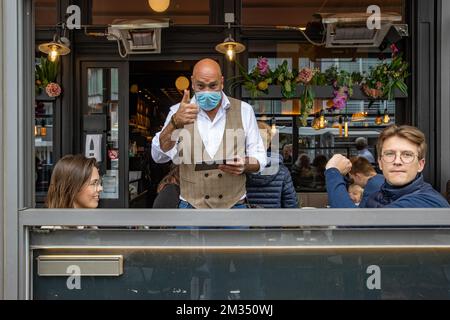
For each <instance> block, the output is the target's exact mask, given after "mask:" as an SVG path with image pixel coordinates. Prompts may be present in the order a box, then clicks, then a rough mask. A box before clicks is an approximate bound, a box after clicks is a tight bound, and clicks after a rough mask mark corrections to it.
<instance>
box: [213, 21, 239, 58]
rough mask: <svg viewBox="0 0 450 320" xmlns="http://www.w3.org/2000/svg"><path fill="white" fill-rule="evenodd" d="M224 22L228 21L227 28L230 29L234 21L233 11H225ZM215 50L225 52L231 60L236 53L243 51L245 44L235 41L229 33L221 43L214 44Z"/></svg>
mask: <svg viewBox="0 0 450 320" xmlns="http://www.w3.org/2000/svg"><path fill="white" fill-rule="evenodd" d="M225 23H228V29H231V24H232V23H234V13H225ZM216 51H218V52H220V53H223V54H225V55H226V56H227V58H228V60H230V61H233V60H234V59H235V57H236V54H237V53H241V52H244V51H245V46H244V45H243V44H242V43H239V42H236V41H235V40H234V39H233V37H232V36H231V34H229V35H228V37H227V38H226V39H225V40H224V41H223V42H222V43H219V44H218V45H217V46H216Z"/></svg>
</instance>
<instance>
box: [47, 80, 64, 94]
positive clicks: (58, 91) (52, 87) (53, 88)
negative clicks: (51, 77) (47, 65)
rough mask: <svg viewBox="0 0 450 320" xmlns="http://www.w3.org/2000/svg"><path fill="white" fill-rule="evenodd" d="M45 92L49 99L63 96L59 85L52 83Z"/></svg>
mask: <svg viewBox="0 0 450 320" xmlns="http://www.w3.org/2000/svg"><path fill="white" fill-rule="evenodd" d="M45 92H47V95H48V96H49V97H59V96H60V95H61V87H60V86H59V84H57V83H54V82H51V83H49V84H48V85H47V87H45Z"/></svg>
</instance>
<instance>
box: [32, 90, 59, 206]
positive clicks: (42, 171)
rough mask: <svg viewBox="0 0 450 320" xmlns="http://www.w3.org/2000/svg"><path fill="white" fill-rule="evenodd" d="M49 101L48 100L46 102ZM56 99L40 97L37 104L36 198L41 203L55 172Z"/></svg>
mask: <svg viewBox="0 0 450 320" xmlns="http://www.w3.org/2000/svg"><path fill="white" fill-rule="evenodd" d="M44 99H47V100H44ZM54 104H55V99H52V98H49V97H44V96H42V95H41V96H38V97H37V98H36V104H35V125H34V146H35V149H34V150H35V151H34V152H35V166H36V167H35V171H36V172H35V175H36V176H35V181H36V197H37V202H38V203H40V202H42V201H43V199H44V198H45V197H46V195H47V191H48V187H49V184H50V177H51V174H52V170H53V165H54V162H53V161H54V159H53V110H54V108H53V107H54Z"/></svg>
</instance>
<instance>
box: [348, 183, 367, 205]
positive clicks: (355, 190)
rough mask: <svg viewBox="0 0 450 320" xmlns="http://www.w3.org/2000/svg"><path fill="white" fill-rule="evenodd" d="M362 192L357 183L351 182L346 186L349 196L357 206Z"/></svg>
mask: <svg viewBox="0 0 450 320" xmlns="http://www.w3.org/2000/svg"><path fill="white" fill-rule="evenodd" d="M363 193H364V189H363V188H361V187H360V186H358V185H357V184H352V185H350V186H349V187H348V194H349V195H350V198H351V199H352V201H353V202H354V203H355V205H357V206H359V204H360V203H361V200H362V196H363Z"/></svg>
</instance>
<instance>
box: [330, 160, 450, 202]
mask: <svg viewBox="0 0 450 320" xmlns="http://www.w3.org/2000/svg"><path fill="white" fill-rule="evenodd" d="M325 176H326V179H327V192H328V201H329V202H330V206H331V207H332V208H355V207H356V206H355V204H354V203H353V201H352V200H351V199H350V196H349V195H348V192H347V189H346V186H345V182H344V178H343V177H342V175H341V174H340V172H339V170H337V169H329V170H327V171H326V172H325ZM360 207H361V206H360ZM449 207H450V205H449V204H448V203H447V201H446V200H445V199H444V197H442V195H441V194H440V193H439V192H437V191H436V190H434V189H433V187H432V186H431V185H430V184H428V183H426V182H425V181H424V180H423V176H422V175H421V174H419V175H418V176H417V178H416V179H415V180H414V181H413V182H411V183H410V184H409V185H407V186H404V187H400V188H398V187H394V186H391V185H390V184H388V183H387V182H385V183H384V184H383V185H382V186H381V189H380V190H379V191H378V192H375V193H373V194H371V195H370V196H369V198H368V199H367V202H366V203H365V204H364V206H362V207H361V208H449Z"/></svg>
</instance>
